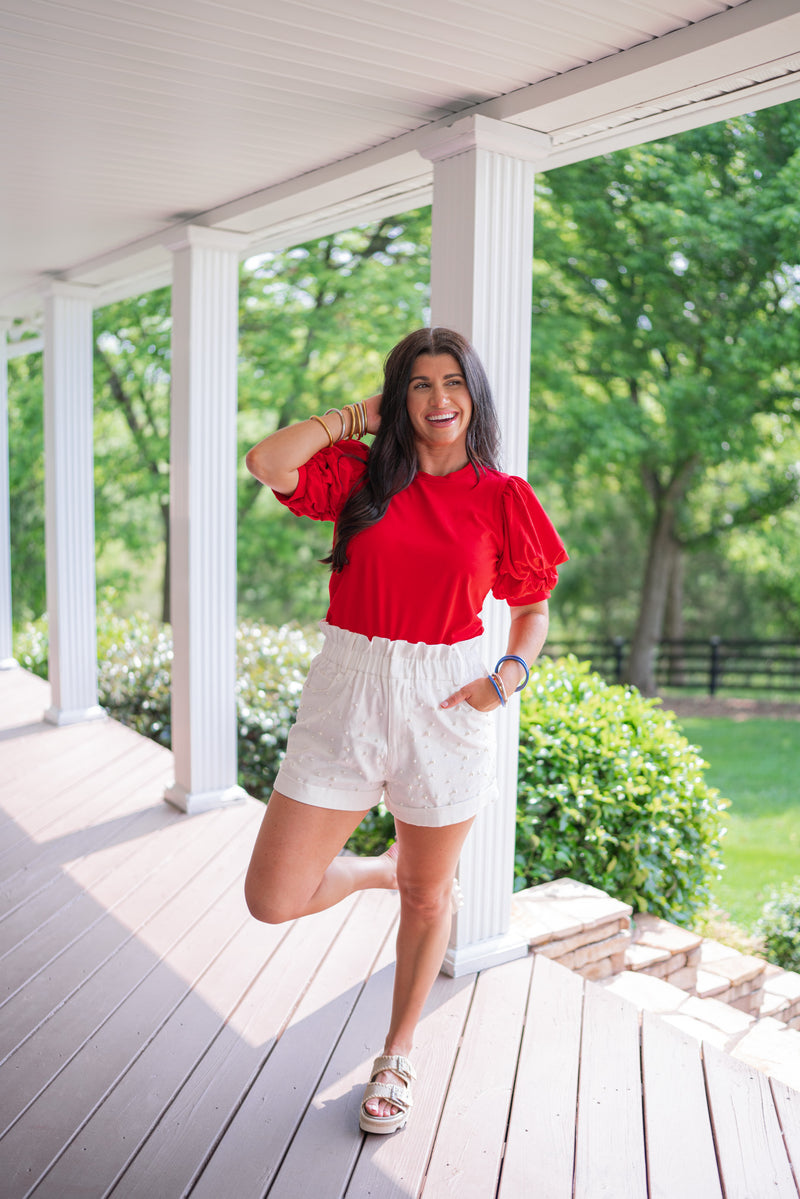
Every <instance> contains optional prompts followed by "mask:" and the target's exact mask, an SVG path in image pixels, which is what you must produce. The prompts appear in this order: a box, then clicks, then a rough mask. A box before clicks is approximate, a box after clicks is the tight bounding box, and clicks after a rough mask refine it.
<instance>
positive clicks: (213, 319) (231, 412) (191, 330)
mask: <svg viewBox="0 0 800 1199" xmlns="http://www.w3.org/2000/svg"><path fill="white" fill-rule="evenodd" d="M168 248H169V249H170V250H171V252H172V254H173V259H174V281H173V287H172V424H171V447H172V449H171V465H170V474H171V482H170V528H171V538H170V540H171V567H172V569H171V586H170V592H171V623H172V635H173V647H174V655H173V663H172V750H173V756H174V762H175V782H174V784H173V785H172V786H171V787H170V788H169V789H168V790H167V792H166V799H168V800H169V802H170V803H173V804H175V806H176V807H179V808H182V809H183V810H184V811H187V812H200V811H205V810H207V809H208V808H215V807H220V806H222V805H224V804H229V803H232V802H235V801H236V800H239V799H242V798H244V796H245V793H244V791H243V790H242V789H241V787H239V786H238V784H237V781H236V779H237V770H236V736H237V720H236V694H235V687H236V444H237V443H236V383H237V350H238V285H239V274H238V268H239V254H240V253H241V250H242V239H241V238H240V237H238V236H236V235H235V234H229V233H228V234H226V233H219V232H217V231H214V230H209V229H196V228H190V229H188V230H185V231H184V232H183V234H182V236H181V239H180V240H179V241H178V242H170V243H169V247H168Z"/></svg>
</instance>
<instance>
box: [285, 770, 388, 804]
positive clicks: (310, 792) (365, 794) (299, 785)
mask: <svg viewBox="0 0 800 1199" xmlns="http://www.w3.org/2000/svg"><path fill="white" fill-rule="evenodd" d="M272 785H273V789H274V790H275V791H280V793H281V795H285V796H286V797H287V799H294V800H296V801H297V802H298V803H305V804H310V805H311V807H314V808H333V809H335V810H336V811H340V812H364V811H366V810H367V809H368V808H374V807H375V804H376V803H378V802H379V801H380V799H381V796H382V795H383V789H382V788H378V789H377V790H376V789H375V788H371V789H370V790H365V791H358V790H354V789H353V788H352V787H348V788H347V789H346V790H342V789H340V788H337V787H332V786H329V785H326V784H325V783H310V782H307V781H306V780H305V779H298V778H296V777H295V776H294V775H292V774H291V773H290V772H289V771H288V770H285V769H284V768H283V766H281V768H280V770H279V771H278V774H277V776H276V778H275V782H274V783H273V784H272Z"/></svg>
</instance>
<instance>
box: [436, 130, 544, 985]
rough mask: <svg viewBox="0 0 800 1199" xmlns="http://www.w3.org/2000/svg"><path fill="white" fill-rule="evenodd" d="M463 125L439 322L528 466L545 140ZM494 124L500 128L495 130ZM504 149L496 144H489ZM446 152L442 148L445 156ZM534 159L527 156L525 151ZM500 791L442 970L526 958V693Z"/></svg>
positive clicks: (477, 845)
mask: <svg viewBox="0 0 800 1199" xmlns="http://www.w3.org/2000/svg"><path fill="white" fill-rule="evenodd" d="M458 125H459V128H458V130H457V133H458V136H457V137H455V138H454V137H453V136H452V135H450V134H446V135H443V136H442V139H441V141H440V143H439V144H438V146H437V145H436V144H435V143H429V144H428V146H427V152H428V153H429V154H430V155H431V157H432V158H433V159H434V182H433V189H434V190H433V231H432V247H431V311H432V324H437V325H446V326H448V327H450V328H455V329H457V330H458V331H459V332H461V333H463V334H464V335H465V336H466V337H468V338H469V340H470V341H471V342H472V343H473V344H474V345H475V348H476V349H477V351H478V353H479V354H480V356H481V358H482V360H483V362H484V365H485V366H486V370H487V373H488V375H489V379H490V381H491V384H492V390H493V392H494V395H495V400H496V402H497V406H498V412H499V416H500V423H501V428H502V433H503V444H504V447H505V469H506V470H508V471H509V472H510V473H512V474H518V475H522V476H523V477H524V476H525V475H526V474H527V459H528V453H527V445H528V406H529V387H530V337H531V286H532V261H533V182H534V166H533V162H532V161H530V159H531V158H533V157H535V156H536V155H537V154H539V153H541V142H540V141H538V140H537V139H535V138H533V137H530V138H524V139H521V143H522V144H517V145H516V149H517V151H518V152H522V153H525V158H523V157H520V156H516V155H514V156H512V155H510V154H508V153H507V150H508V149H509V141H508V130H507V129H506V128H504V127H502V126H497V125H495V123H494V122H491V121H487V120H486V119H485V118H481V117H479V118H465V120H464V121H461V122H459V123H458ZM493 134H496V139H495V140H494V141H493ZM493 144H494V146H496V147H497V148H496V149H495V148H492V146H493ZM440 155H441V156H440ZM526 159H527V160H526ZM484 617H485V623H486V629H487V634H486V654H487V657H488V658H489V659H491V665H493V664H494V661H496V659H497V658H498V657H499V656H500V655H501V654H502V653H503V652H504V650H505V645H506V637H507V630H508V613H507V609H506V606H505V605H504V604H498V603H496V602H495V601H494V600H490V602H489V604H487V609H486V612H485V613H484ZM497 730H498V749H499V753H498V780H499V784H500V799H499V801H498V802H497V803H496V804H494V805H493V806H491V807H489V808H486V809H484V810H483V811H482V812H481V813H480V814H479V816H478V818H477V821H476V823H475V827H474V829H473V831H472V834H471V836H470V837H469V839H468V841H467V844H466V846H465V849H464V853H463V854H462V857H461V862H460V865H459V879H460V881H461V885H462V888H463V891H464V897H465V903H464V907H463V908H462V910H461V912H459V914H458V915H457V916H456V917H455V919H454V922H453V934H452V937H451V942H450V946H449V948H448V950H447V955H446V957H445V963H444V969H445V970H446V971H447V973H449V974H454V975H459V974H464V973H467V972H471V971H473V970H478V969H482V968H483V967H485V966H489V965H495V964H498V963H499V962H502V961H508V960H509V959H511V958H513V957H521V956H523V955H524V954H526V953H527V949H528V947H527V943H526V942H525V940H524V939H523V938H521V937H517V936H514V935H511V934H509V931H508V929H509V923H510V915H511V895H512V891H513V865H514V830H515V817H516V794H517V757H518V744H519V705H518V701H517V700H513V701H512V702H511V703H509V705H508V707H506V708H504V709H502V710H501V711H500V713H499V715H498V718H497Z"/></svg>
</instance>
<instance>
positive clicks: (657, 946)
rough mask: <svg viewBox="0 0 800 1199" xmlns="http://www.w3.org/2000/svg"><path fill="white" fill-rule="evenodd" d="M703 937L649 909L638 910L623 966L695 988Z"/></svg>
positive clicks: (686, 988)
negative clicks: (650, 911) (646, 910)
mask: <svg viewBox="0 0 800 1199" xmlns="http://www.w3.org/2000/svg"><path fill="white" fill-rule="evenodd" d="M702 940H703V938H702V937H701V936H700V934H699V933H692V932H689V931H688V930H687V929H685V928H681V927H680V926H679V925H677V924H671V923H670V922H669V921H668V920H662V919H661V918H660V917H659V916H653V915H651V913H649V912H640V913H638V914H637V915H636V916H635V917H634V920H633V924H632V927H631V944H630V946H629V947H628V949H627V950H626V952H625V969H626V970H632V971H634V972H635V973H641V974H649V975H652V976H653V977H655V978H665V979H668V980H669V981H670V982H672V983H673V984H674V985H675V986H676V987H682V988H683V989H684V990H685V991H691V990H693V989H694V985H695V981H696V978H697V966H698V963H699V961H700V946H701V943H702Z"/></svg>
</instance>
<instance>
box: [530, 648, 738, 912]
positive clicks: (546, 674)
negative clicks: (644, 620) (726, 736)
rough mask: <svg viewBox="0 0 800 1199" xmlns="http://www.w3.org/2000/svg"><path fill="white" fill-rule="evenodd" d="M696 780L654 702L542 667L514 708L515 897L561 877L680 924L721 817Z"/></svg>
mask: <svg viewBox="0 0 800 1199" xmlns="http://www.w3.org/2000/svg"><path fill="white" fill-rule="evenodd" d="M706 769H707V764H706V763H705V762H704V761H703V759H702V758H701V757H700V756H699V755H698V753H697V751H696V749H694V748H693V747H692V746H691V745H689V743H688V742H687V740H686V739H685V737H683V736H681V734H680V732H679V730H678V728H677V727H676V725H675V724H674V722H673V720H672V719H671V717H670V714H668V713H665V712H663V711H662V710H661V709H660V707H659V706H658V701H657V700H648V699H645V698H644V697H643V696H641V695H640V694H639V692H638V691H636V690H635V689H632V688H625V687H620V686H609V685H608V684H606V683H605V682H604V681H603V680H602V679H601V678H600V676H599V675H597V674H593V673H591V672H590V669H589V665H588V663H581V662H578V661H577V660H576V659H575V658H573V657H570V658H566V659H561V660H559V661H558V662H548V661H547V660H544V661H543V662H542V663H541V664H540V665H539V666H538V667H536V668H535V669H534V670H533V671H532V672H531V681H530V686H529V687H528V688H527V689H526V691H525V693H524V695H523V702H522V718H521V729H520V770H519V798H518V804H517V835H516V865H515V873H516V880H515V888H516V889H517V890H519V889H521V888H522V887H526V886H531V885H533V884H536V883H540V882H545V881H547V880H549V879H554V878H563V877H569V878H575V879H579V880H581V881H583V882H586V883H591V884H593V885H594V886H597V887H600V888H602V890H604V891H608V892H609V893H610V894H611V895H614V896H616V897H617V898H618V899H622V900H624V901H625V902H626V903H630V904H632V905H633V907H634V910H636V911H644V910H648V911H651V912H653V913H655V914H657V915H660V916H666V917H670V918H673V919H674V918H678V919H684V920H685V919H686V918H688V917H691V915H692V914H693V913H694V912H695V911H697V910H698V909H700V908H702V907H704V906H705V905H706V904H707V903H708V900H709V882H710V881H711V879H712V878H713V877H714V876H715V875H716V874H717V872H718V871H719V869H720V852H719V840H720V837H721V835H722V832H723V831H724V830H722V829H721V827H720V817H721V813H722V811H723V810H724V808H725V807H727V802H726V801H724V800H720V799H719V798H718V793H717V792H716V791H715V790H714V789H713V788H711V787H709V786H708V785H707V784H706V783H705V781H704V778H703V774H704V771H705V770H706Z"/></svg>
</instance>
